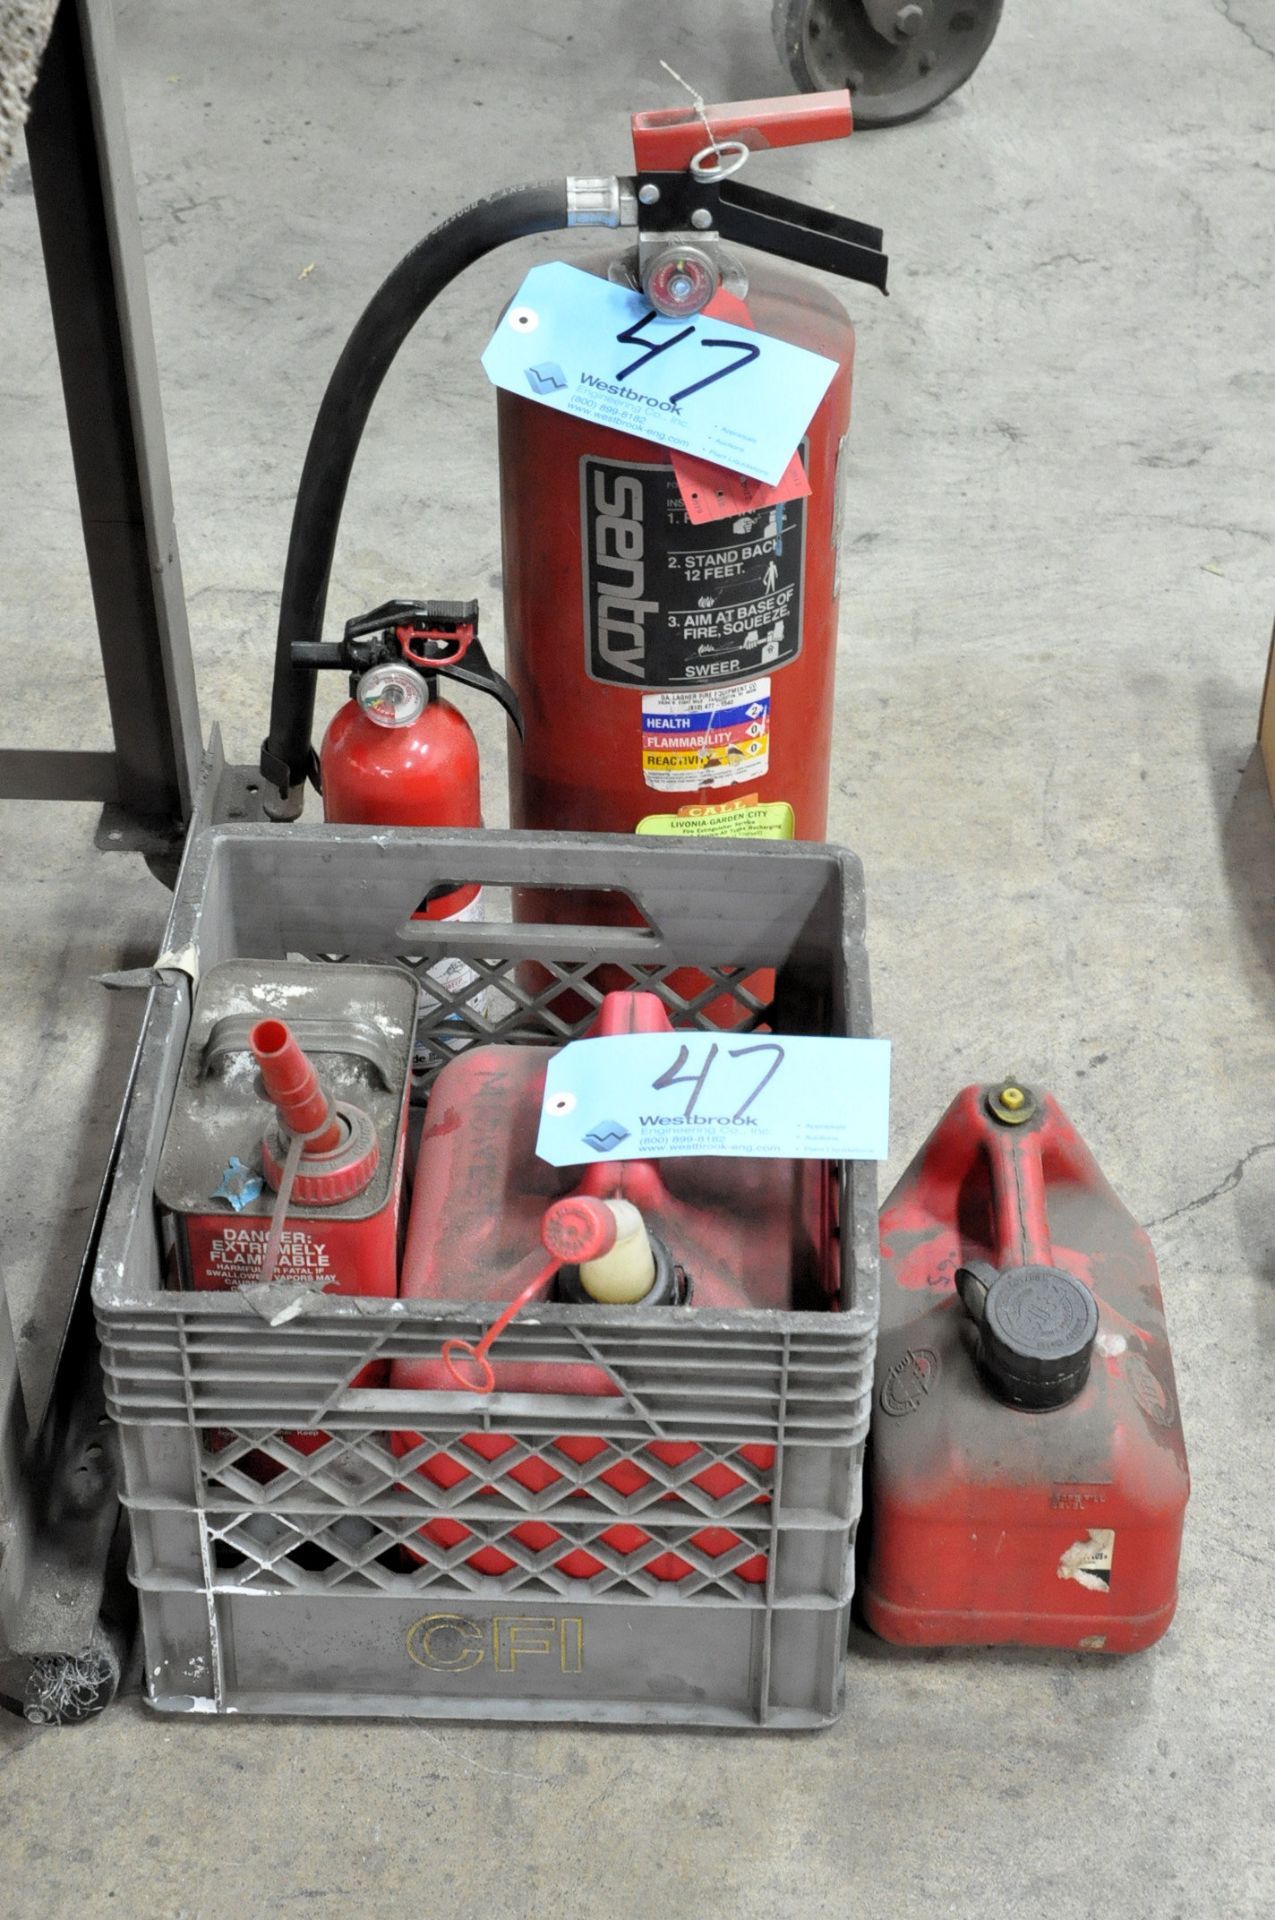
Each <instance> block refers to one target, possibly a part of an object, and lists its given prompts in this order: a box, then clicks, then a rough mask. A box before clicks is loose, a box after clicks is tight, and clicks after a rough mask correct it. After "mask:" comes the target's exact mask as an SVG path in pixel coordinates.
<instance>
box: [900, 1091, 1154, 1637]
mask: <svg viewBox="0 0 1275 1920" xmlns="http://www.w3.org/2000/svg"><path fill="white" fill-rule="evenodd" d="M881 1253H882V1276H881V1278H882V1286H881V1334H880V1341H879V1345H878V1350H877V1382H876V1406H875V1409H874V1421H873V1430H872V1437H871V1441H870V1446H869V1538H870V1547H869V1552H868V1566H867V1580H866V1591H865V1593H864V1600H863V1605H864V1612H865V1614H866V1617H867V1620H868V1623H869V1624H870V1625H871V1626H872V1627H873V1628H874V1629H875V1631H876V1632H877V1633H879V1634H881V1635H882V1636H883V1637H884V1638H885V1639H887V1640H894V1641H898V1642H901V1643H903V1644H907V1645H919V1646H970V1645H988V1644H992V1643H998V1642H999V1643H1003V1642H1010V1643H1016V1644H1019V1645H1024V1646H1047V1647H1070V1648H1080V1649H1084V1650H1092V1651H1099V1650H1103V1651H1106V1652H1109V1653H1131V1652H1135V1651H1137V1650H1138V1649H1139V1648H1141V1647H1146V1646H1149V1645H1151V1643H1152V1642H1153V1641H1155V1640H1157V1639H1159V1637H1160V1635H1161V1634H1162V1633H1163V1632H1164V1631H1165V1629H1166V1628H1167V1626H1168V1625H1169V1622H1170V1620H1171V1619H1172V1617H1173V1612H1174V1607H1175V1605H1176V1603H1177V1576H1178V1556H1179V1550H1180V1547H1181V1539H1182V1522H1183V1514H1184V1511H1185V1508H1186V1501H1187V1494H1188V1491H1189V1484H1190V1483H1189V1479H1188V1474H1187V1463H1186V1450H1185V1445H1184V1441H1183V1435H1182V1423H1181V1417H1180V1413H1179V1408H1178V1398H1177V1390H1176V1387H1175V1384H1174V1377H1173V1362H1172V1359H1171V1356H1170V1352H1169V1342H1168V1335H1167V1332H1166V1329H1165V1320H1164V1303H1163V1300H1162V1298H1161V1294H1160V1282H1159V1278H1158V1275H1157V1272H1156V1265H1155V1256H1154V1254H1153V1253H1152V1250H1151V1244H1150V1242H1149V1240H1148V1239H1147V1236H1146V1234H1145V1233H1144V1232H1143V1231H1142V1229H1141V1227H1139V1225H1138V1224H1137V1222H1136V1221H1135V1220H1134V1219H1133V1218H1132V1216H1131V1215H1130V1214H1129V1212H1128V1211H1127V1209H1126V1208H1125V1207H1124V1206H1123V1205H1122V1204H1121V1202H1120V1201H1119V1200H1118V1199H1117V1197H1116V1195H1115V1194H1114V1193H1113V1192H1112V1190H1111V1188H1110V1187H1109V1186H1108V1184H1107V1182H1106V1180H1105V1179H1104V1178H1103V1176H1102V1174H1101V1172H1100V1171H1099V1169H1098V1167H1097V1165H1096V1163H1095V1161H1094V1159H1093V1156H1092V1155H1091V1153H1090V1152H1089V1150H1088V1148H1087V1147H1086V1146H1085V1144H1084V1142H1083V1141H1082V1140H1081V1139H1080V1138H1079V1136H1078V1135H1077V1133H1076V1131H1075V1129H1074V1128H1073V1127H1072V1125H1071V1123H1070V1121H1069V1120H1068V1119H1067V1118H1066V1116H1065V1115H1064V1114H1063V1112H1062V1111H1061V1109H1060V1108H1059V1106H1058V1104H1057V1102H1056V1101H1055V1100H1054V1099H1053V1098H1052V1097H1051V1096H1050V1095H1049V1094H1039V1095H1038V1094H1035V1093H1033V1092H1032V1091H1031V1089H1029V1088H1026V1087H1020V1086H1018V1085H1014V1084H1000V1085H997V1086H994V1087H990V1088H987V1087H966V1088H965V1090H964V1092H962V1093H960V1094H959V1095H958V1096H957V1098H956V1099H955V1100H954V1101H953V1103H952V1105H951V1107H949V1109H948V1111H947V1113H946V1114H945V1115H944V1117H943V1119H942V1120H941V1121H940V1122H939V1125H938V1126H937V1127H936V1129H935V1130H934V1132H933V1133H932V1134H931V1136H930V1138H929V1139H928V1140H927V1142H926V1144H925V1146H924V1147H923V1148H922V1149H921V1151H920V1153H919V1154H918V1155H917V1157H916V1159H915V1160H914V1161H913V1162H912V1165H911V1166H910V1167H909V1168H908V1170H907V1172H906V1173H905V1174H904V1175H903V1177H902V1179H901V1180H900V1181H899V1183H898V1185H897V1187H896V1188H895V1189H894V1192H893V1193H892V1194H891V1196H890V1198H889V1200H888V1201H887V1202H886V1205H885V1207H884V1209H883V1210H882V1214H881Z"/></svg>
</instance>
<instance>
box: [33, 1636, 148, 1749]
mask: <svg viewBox="0 0 1275 1920" xmlns="http://www.w3.org/2000/svg"><path fill="white" fill-rule="evenodd" d="M122 1651H123V1650H122V1644H121V1638H120V1635H119V1634H118V1633H116V1632H114V1631H113V1630H112V1629H111V1628H109V1627H107V1626H105V1625H103V1624H102V1623H101V1622H99V1623H98V1625H97V1627H96V1628H95V1629H94V1633H93V1638H92V1639H91V1640H90V1641H89V1644H88V1646H87V1647H85V1648H84V1649H83V1651H82V1652H80V1653H42V1654H39V1655H37V1657H36V1658H35V1659H34V1660H33V1661H32V1662H31V1669H30V1672H29V1674H28V1676H27V1683H26V1686H25V1688H24V1689H23V1696H22V1717H23V1719H24V1720H25V1721H26V1722H27V1723H28V1725H30V1726H33V1727H70V1726H74V1725H75V1724H76V1723H77V1722H78V1721H81V1720H91V1719H92V1718H93V1717H94V1715H95V1714H99V1713H102V1712H104V1711H105V1709H106V1708H107V1707H109V1706H110V1704H111V1702H112V1700H113V1699H114V1698H115V1695H116V1693H117V1692H118V1691H119V1684H120V1669H121V1666H122Z"/></svg>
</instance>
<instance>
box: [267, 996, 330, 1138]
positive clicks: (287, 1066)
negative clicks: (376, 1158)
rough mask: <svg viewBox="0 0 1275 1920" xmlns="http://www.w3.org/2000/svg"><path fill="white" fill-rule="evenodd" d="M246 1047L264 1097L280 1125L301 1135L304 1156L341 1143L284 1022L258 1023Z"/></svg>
mask: <svg viewBox="0 0 1275 1920" xmlns="http://www.w3.org/2000/svg"><path fill="white" fill-rule="evenodd" d="M248 1045H249V1046H250V1047H251V1048H252V1053H253V1058H254V1059H255V1060H256V1062H257V1065H258V1066H259V1067H260V1069H261V1079H262V1083H263V1085H264V1086H265V1090H266V1097H267V1099H270V1100H273V1102H274V1104H275V1107H276V1108H277V1110H278V1114H279V1124H280V1126H282V1127H283V1128H284V1129H285V1130H286V1131H287V1132H288V1133H296V1134H301V1135H303V1136H304V1138H305V1143H306V1152H307V1153H310V1154H317V1153H331V1152H332V1151H333V1149H334V1148H335V1147H337V1146H339V1145H340V1142H341V1138H342V1134H341V1127H340V1124H339V1122H338V1121H337V1119H336V1117H335V1115H334V1114H333V1111H332V1106H331V1102H330V1101H329V1099H328V1096H327V1095H326V1093H324V1091H323V1088H322V1087H321V1086H320V1085H319V1076H318V1074H317V1073H316V1072H315V1070H314V1068H313V1067H312V1066H311V1064H310V1062H309V1060H307V1058H306V1056H305V1054H304V1053H302V1051H301V1049H300V1047H299V1046H298V1045H297V1042H296V1040H295V1039H294V1037H293V1035H292V1032H291V1030H290V1029H289V1027H288V1024H287V1022H286V1021H284V1020H258V1022H257V1024H256V1026H255V1027H254V1028H253V1029H252V1032H251V1033H250V1034H249V1035H248Z"/></svg>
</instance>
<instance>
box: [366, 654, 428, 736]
mask: <svg viewBox="0 0 1275 1920" xmlns="http://www.w3.org/2000/svg"><path fill="white" fill-rule="evenodd" d="M356 698H357V700H358V703H359V705H360V707H361V708H362V709H363V711H364V713H365V714H366V715H367V717H368V719H369V720H375V722H376V724H377V726H378V727H410V726H411V724H412V722H413V720H419V719H420V716H421V715H422V713H424V711H425V708H426V706H427V705H428V704H429V688H428V687H427V686H426V684H425V682H424V680H423V679H422V677H421V675H420V674H419V673H416V672H414V671H413V669H412V668H411V667H404V666H399V665H398V664H397V663H395V662H390V663H389V664H388V665H386V666H381V667H373V668H372V669H371V671H370V672H368V673H365V674H364V675H363V678H362V679H361V680H360V681H359V687H358V693H357V695H356Z"/></svg>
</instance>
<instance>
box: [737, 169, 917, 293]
mask: <svg viewBox="0 0 1275 1920" xmlns="http://www.w3.org/2000/svg"><path fill="white" fill-rule="evenodd" d="M717 230H718V232H719V233H720V234H721V236H722V238H723V240H734V241H737V242H738V244H739V245H740V246H741V247H755V248H756V249H757V251H758V252H759V253H772V254H775V255H777V256H778V258H780V259H782V260H793V261H796V262H797V264H798V265H799V266H803V267H817V268H818V269H819V270H820V271H821V272H822V273H838V274H840V275H841V277H842V278H843V279H844V280H860V281H862V282H863V283H864V285H865V286H869V287H876V288H877V289H878V290H879V291H880V292H881V293H885V292H886V291H887V288H886V275H887V273H888V271H889V266H890V262H889V260H888V259H887V257H886V255H885V254H884V253H883V252H882V250H881V246H882V241H883V239H884V235H883V234H882V232H881V229H880V227H870V226H868V225H867V224H866V223H865V222H864V221H862V220H850V219H848V218H847V217H846V216H845V215H844V214H840V213H827V212H825V211H824V210H823V208H821V207H810V206H806V205H805V203H804V202H803V201H800V200H788V199H786V198H785V197H784V195H783V194H781V193H766V192H764V191H763V190H762V189H761V188H760V187H746V186H745V185H744V184H743V182H742V181H741V180H728V181H726V182H725V183H724V184H723V186H722V188H721V190H720V199H719V202H718V212H717Z"/></svg>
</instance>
